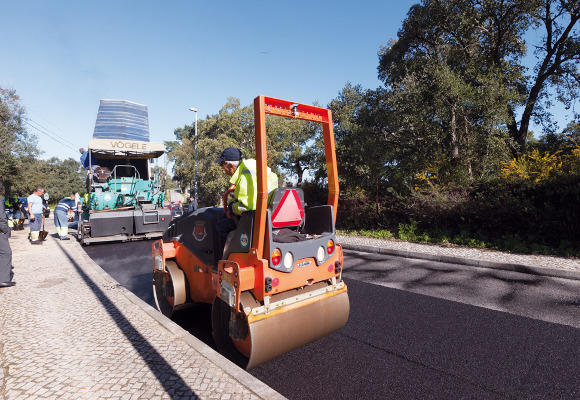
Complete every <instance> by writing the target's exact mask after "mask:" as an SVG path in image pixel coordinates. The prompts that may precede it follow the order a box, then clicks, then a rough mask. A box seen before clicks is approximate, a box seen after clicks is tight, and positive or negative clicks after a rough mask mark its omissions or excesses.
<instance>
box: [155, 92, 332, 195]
mask: <svg viewBox="0 0 580 400" xmlns="http://www.w3.org/2000/svg"><path fill="white" fill-rule="evenodd" d="M284 120H286V119H285V118H280V117H273V116H268V117H267V118H266V124H267V130H268V137H267V147H268V166H269V167H270V168H272V170H273V171H274V172H276V173H277V174H278V177H279V181H280V183H281V184H282V183H283V182H284V181H285V179H286V174H290V175H292V174H295V175H296V179H297V181H298V182H301V181H302V179H303V175H304V172H305V171H306V170H307V169H312V170H313V171H316V170H318V168H319V166H320V160H319V156H318V153H317V149H318V147H316V145H314V144H313V143H312V142H313V141H315V139H316V138H317V137H318V135H320V132H319V131H318V130H317V128H316V127H315V126H312V125H311V124H309V123H305V122H302V121H284ZM174 134H175V138H176V140H175V141H171V142H165V146H166V147H167V149H168V156H169V158H170V160H171V161H173V162H174V163H175V166H174V179H175V180H177V181H180V182H181V184H182V188H185V187H186V186H190V185H191V186H193V182H194V179H195V156H194V152H195V140H196V138H195V135H194V132H193V127H192V126H190V125H185V126H184V127H183V128H177V129H175V131H174ZM230 146H231V147H238V148H240V149H241V150H242V153H243V155H244V157H245V158H255V156H256V148H255V128H254V109H253V105H252V106H244V107H242V106H241V105H240V100H239V99H236V98H229V99H228V101H227V102H226V104H225V105H224V106H223V107H222V109H221V110H220V111H219V112H218V113H217V114H215V115H211V116H208V117H206V118H205V119H203V120H200V121H198V129H197V160H198V166H197V171H198V197H199V199H198V204H200V205H216V204H220V202H221V196H222V195H223V193H224V191H225V188H227V186H228V180H229V177H227V176H226V175H225V174H224V173H223V171H222V169H221V168H220V167H219V166H218V165H217V164H216V163H215V159H216V158H217V157H218V156H219V154H221V152H222V151H223V150H224V149H225V148H226V147H230ZM322 164H324V161H322Z"/></svg>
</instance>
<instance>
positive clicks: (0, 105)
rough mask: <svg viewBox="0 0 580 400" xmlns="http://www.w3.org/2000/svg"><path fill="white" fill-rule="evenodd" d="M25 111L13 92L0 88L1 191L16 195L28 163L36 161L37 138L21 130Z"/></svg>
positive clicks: (23, 129)
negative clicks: (2, 187) (2, 189)
mask: <svg viewBox="0 0 580 400" xmlns="http://www.w3.org/2000/svg"><path fill="white" fill-rule="evenodd" d="M25 116H26V111H25V109H24V107H23V106H22V105H21V104H20V97H18V95H17V94H16V91H15V90H14V89H8V88H5V87H2V86H0V180H1V181H2V182H3V184H4V190H5V191H7V192H11V193H12V195H16V193H17V189H13V187H14V185H16V184H17V183H19V182H21V181H22V180H23V178H24V176H23V174H24V172H25V171H26V170H27V169H28V164H29V163H34V162H35V160H36V158H37V157H38V150H37V149H36V137H35V136H34V135H30V134H29V133H28V132H27V131H26V129H25V128H24V118H25Z"/></svg>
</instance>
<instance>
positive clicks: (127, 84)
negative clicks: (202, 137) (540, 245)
mask: <svg viewBox="0 0 580 400" xmlns="http://www.w3.org/2000/svg"><path fill="white" fill-rule="evenodd" d="M418 2H419V0H416V1H410V0H397V1H395V0H391V1H367V0H359V1H356V2H355V1H343V0H335V1H275V0H271V1H261V0H255V1H254V0H246V1H219V0H214V1H211V0H206V1H195V0H166V1H152V0H140V1H135V0H99V1H88V0H86V1H83V0H55V1H49V0H17V1H16V0H0V10H2V33H3V39H4V40H3V43H2V50H1V51H0V57H2V58H1V60H0V61H1V62H0V84H2V85H3V86H8V87H12V88H14V89H16V91H17V93H18V94H19V95H20V96H21V98H22V104H23V105H24V106H25V107H26V108H27V111H28V116H29V118H30V119H31V121H32V123H34V124H35V126H36V127H43V128H41V129H46V130H47V131H48V132H49V133H50V134H51V135H53V136H54V135H58V136H60V137H61V138H64V139H61V138H58V137H57V139H58V140H59V141H60V142H61V143H59V142H57V141H55V140H53V139H51V138H50V137H49V136H47V135H46V134H44V133H41V132H39V131H38V130H36V129H34V128H30V129H29V131H30V132H32V133H35V134H36V135H37V136H38V139H39V147H40V148H41V150H43V151H44V152H45V153H44V155H43V156H42V158H45V159H47V158H49V157H53V156H56V157H59V158H61V159H64V158H68V157H73V158H75V159H77V158H78V156H79V153H78V148H79V147H86V146H87V145H88V141H89V140H90V138H91V137H92V134H93V130H94V125H95V120H96V116H97V111H98V106H99V101H100V100H101V99H122V100H130V101H133V102H137V103H141V104H145V105H147V106H148V108H149V125H150V135H151V141H155V142H163V141H165V140H173V139H174V135H173V130H174V129H175V128H178V127H182V126H183V125H185V124H191V123H192V121H193V119H194V114H193V113H192V112H191V111H189V108H190V107H195V108H197V109H198V110H199V114H198V117H199V118H200V119H202V118H204V117H205V116H206V115H211V114H216V113H217V112H218V111H219V110H220V108H221V107H222V106H223V105H224V104H225V103H226V101H227V98H228V97H230V96H232V97H237V98H239V99H240V101H241V103H242V105H249V104H251V103H252V100H253V99H254V97H256V96H257V95H260V94H263V95H266V96H272V97H278V98H283V99H287V100H291V101H296V102H301V103H310V104H311V103H313V102H314V101H319V102H320V103H321V104H322V105H326V104H328V102H329V101H330V100H332V99H333V98H335V97H336V96H337V95H338V92H339V91H340V90H341V89H342V88H343V87H344V85H345V84H346V83H347V82H351V83H353V84H361V85H362V86H363V87H364V88H368V89H375V88H377V87H379V86H380V85H381V82H380V81H379V80H378V79H377V69H376V68H377V65H378V57H377V52H378V51H379V49H380V46H381V45H385V44H386V43H387V42H388V40H389V39H391V38H395V37H396V34H397V31H398V29H399V28H400V27H401V22H402V21H403V20H404V19H405V17H406V13H407V11H408V10H409V8H410V7H411V5H413V4H415V3H418ZM556 115H557V116H558V114H556ZM559 119H560V126H561V127H564V126H565V125H566V123H565V122H566V121H564V119H565V117H564V115H563V114H560V116H559ZM532 129H534V127H532ZM63 143H64V144H63Z"/></svg>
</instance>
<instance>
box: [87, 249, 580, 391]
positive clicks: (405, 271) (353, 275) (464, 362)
mask: <svg viewBox="0 0 580 400" xmlns="http://www.w3.org/2000/svg"><path fill="white" fill-rule="evenodd" d="M150 248H151V242H146V241H145V242H133V243H123V244H107V245H95V246H93V245H91V246H88V247H85V250H86V251H87V253H88V254H89V255H90V256H91V257H92V258H93V260H95V261H96V262H97V263H98V264H99V265H101V267H103V268H104V269H105V270H106V271H107V272H109V273H110V274H111V275H112V276H113V277H114V278H115V279H117V281H119V282H120V283H121V284H122V285H123V286H125V287H126V288H128V289H129V290H131V291H133V292H134V293H135V294H137V295H138V296H139V297H141V298H142V299H143V300H145V301H146V302H148V303H149V304H152V305H154V301H153V296H152V288H151V268H152V266H151V257H150ZM344 278H345V281H346V283H347V285H348V290H349V297H350V303H351V311H350V317H349V321H348V323H347V325H346V326H345V327H344V328H343V329H341V330H340V331H338V332H336V333H334V334H332V335H329V336H327V337H325V338H322V339H320V340H318V341H316V342H314V343H311V344H309V345H306V346H304V347H302V348H300V349H297V350H294V351H292V352H291V353H288V354H286V355H284V356H281V357H279V358H278V359H276V360H273V361H270V362H268V363H266V364H264V365H262V366H259V367H257V368H255V369H253V370H251V371H250V373H251V374H252V375H254V376H255V377H257V378H258V379H260V380H262V381H263V382H265V383H266V384H268V385H270V386H271V387H272V388H274V389H275V390H277V391H279V392H280V393H282V394H283V395H284V396H286V397H288V398H289V399H327V398H338V399H359V398H360V399H362V398H364V399H368V398H371V399H447V398H450V399H459V398H469V399H505V398H516V399H530V398H538V399H578V398H580V346H579V345H578V344H579V343H580V329H579V328H580V282H578V281H570V280H565V279H556V278H546V277H540V276H534V275H526V274H519V273H514V272H506V271H498V270H488V269H481V268H474V267H468V266H461V265H452V264H444V263H434V262H430V261H425V260H412V259H403V258H397V257H391V256H384V255H376V254H366V253H359V252H354V251H346V252H345V268H344ZM209 315H210V314H209V307H199V308H198V309H194V310H188V311H187V313H184V314H183V315H180V316H179V319H178V320H177V321H176V322H178V323H180V324H182V326H184V327H185V328H186V329H188V330H190V332H192V334H194V335H196V336H197V337H198V338H199V339H200V340H202V341H204V342H206V343H207V344H209V345H211V346H213V343H212V340H211V333H210V324H209Z"/></svg>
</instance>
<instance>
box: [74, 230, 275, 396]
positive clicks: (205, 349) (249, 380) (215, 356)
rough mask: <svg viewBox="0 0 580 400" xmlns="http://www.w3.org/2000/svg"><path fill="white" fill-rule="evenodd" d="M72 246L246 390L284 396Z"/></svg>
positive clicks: (259, 393) (143, 309)
mask: <svg viewBox="0 0 580 400" xmlns="http://www.w3.org/2000/svg"><path fill="white" fill-rule="evenodd" d="M74 246H78V247H79V249H78V250H81V251H82V254H83V258H84V261H85V264H86V265H88V266H90V267H91V268H92V269H94V270H95V271H96V272H97V274H98V275H100V276H101V278H103V279H104V280H105V281H106V282H109V283H110V284H112V285H114V286H116V287H118V288H119V292H120V293H122V294H123V295H124V296H125V297H126V298H127V299H129V300H130V301H131V302H132V303H133V304H135V305H136V306H137V307H139V308H140V309H141V310H142V311H143V312H145V313H147V314H148V315H149V316H150V317H152V318H153V319H155V320H156V321H157V322H158V323H159V324H160V325H161V326H163V327H164V328H165V329H167V330H168V331H169V332H171V334H173V335H174V336H176V337H178V338H179V339H181V340H183V341H184V342H185V343H187V344H188V345H189V346H190V347H192V348H193V349H194V350H196V351H197V352H198V353H200V354H201V355H202V356H203V357H205V358H207V359H208V360H209V361H210V362H211V363H212V364H214V365H215V366H217V367H218V368H220V369H222V370H223V371H225V372H226V373H227V374H228V375H230V376H232V377H233V378H234V379H235V380H237V381H238V382H240V384H242V385H243V386H245V387H246V388H247V389H248V390H250V391H252V392H254V393H255V394H256V395H258V396H260V397H261V398H263V399H268V400H270V399H272V400H283V399H286V397H284V396H282V395H281V394H280V393H278V392H276V391H275V390H274V389H272V388H271V387H270V386H268V385H266V384H265V383H264V382H262V381H260V380H259V379H257V378H255V377H253V376H252V375H250V374H249V373H248V372H246V371H245V370H243V369H242V368H240V367H238V366H237V365H235V364H234V363H232V362H231V361H229V360H228V359H227V358H225V357H223V356H222V355H221V354H219V353H218V352H216V351H215V350H214V349H212V348H211V347H209V346H208V345H206V344H205V343H203V342H202V341H200V340H199V339H197V338H196V337H195V336H192V335H191V334H190V333H189V332H187V331H186V330H185V329H183V328H182V327H181V326H179V325H178V324H176V323H175V322H173V321H172V320H171V319H169V318H167V317H166V316H164V315H163V314H161V313H160V312H159V311H157V310H156V309H154V308H153V307H151V306H150V305H149V304H147V303H146V302H144V301H143V300H141V299H140V298H139V297H137V296H136V295H135V294H134V293H132V292H131V291H129V290H128V289H126V288H125V287H124V286H122V285H121V284H120V283H119V282H117V281H116V280H115V279H114V278H113V277H112V276H110V275H109V274H108V273H107V272H106V271H105V270H104V269H102V268H101V267H100V266H99V265H98V264H97V263H95V262H94V261H93V260H92V259H91V258H90V257H89V256H88V255H87V254H86V253H85V252H84V250H82V246H81V244H80V243H79V242H76V241H75V242H74Z"/></svg>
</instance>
